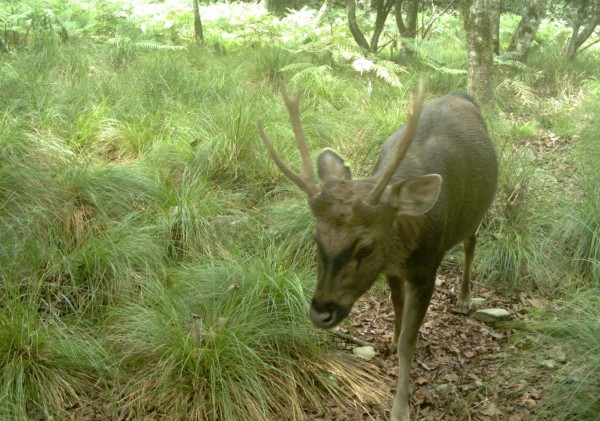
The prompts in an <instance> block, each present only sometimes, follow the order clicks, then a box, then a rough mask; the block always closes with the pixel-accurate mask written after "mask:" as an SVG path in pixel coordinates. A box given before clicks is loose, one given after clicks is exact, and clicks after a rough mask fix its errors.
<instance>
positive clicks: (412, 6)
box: [395, 0, 419, 38]
mask: <svg viewBox="0 0 600 421" xmlns="http://www.w3.org/2000/svg"><path fill="white" fill-rule="evenodd" d="M403 5H404V0H397V1H396V9H395V16H396V26H397V27H398V31H399V32H400V36H403V37H405V38H415V37H416V36H417V17H418V15H419V0H410V2H409V4H408V10H407V12H406V23H404V18H403V16H402V6H403Z"/></svg>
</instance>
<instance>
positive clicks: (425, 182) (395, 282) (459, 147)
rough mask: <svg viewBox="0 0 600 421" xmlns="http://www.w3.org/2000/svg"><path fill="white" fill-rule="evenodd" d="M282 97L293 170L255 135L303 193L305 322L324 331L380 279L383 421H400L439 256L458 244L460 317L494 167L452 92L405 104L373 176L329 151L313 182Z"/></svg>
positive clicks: (294, 117) (291, 106)
mask: <svg viewBox="0 0 600 421" xmlns="http://www.w3.org/2000/svg"><path fill="white" fill-rule="evenodd" d="M282 96H283V100H284V103H285V105H286V108H287V111H288V114H289V119H290V122H291V124H292V128H293V132H294V135H295V137H296V143H297V146H298V149H299V152H300V156H301V160H302V170H301V172H295V171H293V170H292V169H290V167H288V166H287V165H286V164H285V163H284V162H283V161H282V159H281V158H280V157H279V155H278V154H277V152H276V151H275V149H274V147H273V146H272V143H271V141H270V140H269V138H268V136H267V135H266V133H265V131H264V129H263V126H262V125H261V124H259V125H258V130H259V134H260V137H261V139H262V142H263V144H264V146H265V147H266V149H267V151H268V154H269V155H270V157H271V158H272V160H273V161H274V163H275V164H276V166H277V167H278V168H279V170H280V171H281V172H282V173H283V174H284V175H285V176H286V177H287V178H289V179H290V180H291V181H292V182H293V183H295V184H296V185H297V186H298V187H300V189H301V190H303V191H304V192H305V193H306V194H307V195H308V205H309V207H310V209H311V212H312V214H313V216H314V217H315V220H316V221H315V230H314V239H315V243H316V250H317V253H316V254H317V256H316V258H317V283H316V287H315V291H314V294H313V297H312V301H311V303H310V310H309V317H310V320H311V322H312V323H313V324H314V325H315V326H316V327H318V328H322V329H331V328H334V327H335V326H337V325H338V324H339V323H340V322H341V321H342V320H343V319H344V318H346V316H348V314H349V313H350V311H351V309H352V307H353V305H354V303H355V302H356V300H357V299H358V298H360V297H361V296H362V295H363V294H365V293H366V292H367V291H368V290H369V289H370V287H371V286H372V285H373V284H374V283H375V281H376V280H377V279H378V277H379V276H380V275H381V274H383V275H384V276H385V278H386V280H387V283H388V285H389V289H390V295H391V300H392V305H393V309H394V319H395V320H394V339H393V344H392V346H391V349H393V352H395V353H396V354H397V358H398V377H397V390H396V395H395V397H394V400H393V404H392V410H391V420H392V421H408V420H409V419H410V409H409V380H410V366H411V363H412V359H413V356H414V353H415V349H416V341H417V336H418V332H419V329H420V327H421V324H422V322H423V319H424V317H425V314H426V312H427V308H428V307H429V304H430V301H431V297H432V295H433V291H434V287H435V280H436V273H437V270H438V268H439V266H440V264H441V262H442V259H443V257H444V255H445V253H446V252H447V251H448V250H449V249H450V248H452V247H454V246H455V245H456V244H458V243H460V242H462V243H463V247H464V265H463V273H462V281H461V284H460V290H459V293H458V298H457V302H456V310H457V312H459V313H464V314H468V313H469V310H470V300H471V287H470V277H471V265H472V262H473V256H474V253H475V244H476V232H477V230H478V227H479V225H480V224H481V222H482V220H483V218H484V216H485V214H486V212H487V210H488V208H489V207H490V205H491V203H492V201H493V199H494V196H495V193H496V188H497V180H498V163H497V158H496V153H495V149H494V146H493V144H492V142H491V140H490V138H489V136H488V131H487V127H486V123H485V121H484V118H483V115H482V113H481V111H480V108H479V106H478V105H477V103H476V102H475V100H474V99H473V98H472V97H471V96H469V95H468V94H466V93H463V92H451V93H449V94H446V95H444V96H441V97H439V98H437V99H433V100H430V101H428V102H426V103H425V104H423V96H424V87H423V83H422V81H421V82H420V83H419V87H418V90H417V95H416V98H415V97H413V96H412V95H411V96H410V103H409V107H408V113H407V122H406V124H405V125H404V126H403V127H401V128H399V129H398V130H397V131H396V132H395V133H393V134H392V135H391V136H390V137H389V138H388V139H387V140H386V141H385V142H384V144H383V147H382V149H381V152H380V154H379V158H378V160H377V163H376V165H375V167H374V170H373V173H372V174H373V175H372V176H371V177H368V178H366V179H361V180H355V179H353V178H352V171H351V169H350V167H349V166H348V165H347V164H346V162H345V160H344V158H342V157H341V156H340V155H339V154H338V153H337V152H335V151H334V150H333V149H330V148H326V149H324V150H323V151H322V152H320V154H319V155H318V157H317V160H316V164H317V174H318V177H319V180H320V184H317V182H316V181H315V178H314V174H313V168H312V163H311V156H310V151H309V148H308V145H307V142H306V140H305V137H304V133H303V129H302V126H301V122H300V111H299V98H298V97H296V98H295V99H291V98H290V97H289V96H288V95H287V93H286V92H285V89H282Z"/></svg>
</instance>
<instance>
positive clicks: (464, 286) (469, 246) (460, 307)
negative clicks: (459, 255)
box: [456, 235, 475, 314]
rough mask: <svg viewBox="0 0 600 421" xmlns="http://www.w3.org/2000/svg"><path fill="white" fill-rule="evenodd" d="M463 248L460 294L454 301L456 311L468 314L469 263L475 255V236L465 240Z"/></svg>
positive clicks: (469, 302) (469, 306)
mask: <svg viewBox="0 0 600 421" xmlns="http://www.w3.org/2000/svg"><path fill="white" fill-rule="evenodd" d="M463 247H464V250H465V264H464V266H463V274H462V282H461V284H460V292H459V293H458V300H457V301H456V311H457V312H459V313H462V314H469V310H470V309H471V263H473V256H474V255H475V236H474V235H472V236H470V237H467V238H465V240H464V241H463Z"/></svg>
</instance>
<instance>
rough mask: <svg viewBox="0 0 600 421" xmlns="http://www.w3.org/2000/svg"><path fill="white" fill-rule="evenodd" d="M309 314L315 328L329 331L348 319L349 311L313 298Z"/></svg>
mask: <svg viewBox="0 0 600 421" xmlns="http://www.w3.org/2000/svg"><path fill="white" fill-rule="evenodd" d="M309 314H310V321H311V322H312V323H313V324H314V325H315V326H317V327H320V328H322V329H329V328H332V327H334V326H335V325H337V324H338V323H339V322H340V321H341V320H342V319H343V318H344V317H346V315H347V314H348V311H347V310H345V309H344V308H343V307H341V306H339V305H337V304H335V303H332V302H327V301H322V300H319V299H316V298H313V300H312V303H311V306H310V313H309Z"/></svg>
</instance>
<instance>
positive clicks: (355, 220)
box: [259, 82, 442, 328]
mask: <svg viewBox="0 0 600 421" xmlns="http://www.w3.org/2000/svg"><path fill="white" fill-rule="evenodd" d="M282 96H283V99H284V102H285V105H286V107H287V110H288V113H289V116H290V121H291V123H292V127H293V129H294V134H295V137H296V141H297V144H298V148H299V150H300V155H301V157H302V164H303V165H302V172H300V173H297V172H294V171H292V170H291V169H290V168H289V167H288V166H287V165H285V164H284V163H283V161H282V160H281V158H280V157H279V156H278V155H277V153H276V152H275V150H274V148H273V146H272V144H271V142H270V141H269V139H268V137H267V135H266V134H265V132H264V130H263V128H262V126H260V125H259V132H260V136H261V138H262V141H263V143H264V145H265V147H266V148H267V150H268V152H269V154H270V156H271V158H272V159H273V161H274V162H275V164H276V165H277V166H278V167H279V169H280V170H281V171H282V172H283V173H284V174H285V175H286V176H287V177H288V178H289V179H290V180H292V181H293V182H294V183H295V184H296V185H298V186H299V187H300V188H301V189H302V190H303V191H304V192H305V193H306V194H307V195H308V197H309V200H308V203H309V206H310V208H311V210H312V213H313V215H314V216H315V218H316V228H315V242H316V245H317V251H318V281H317V286H316V290H315V293H314V296H313V300H312V303H311V308H310V319H311V321H312V322H313V323H314V324H315V325H316V326H318V327H321V328H332V327H334V326H336V325H337V324H338V323H340V322H341V321H342V320H343V319H344V318H345V317H346V316H347V315H348V313H349V312H350V310H351V308H352V306H353V304H354V302H355V301H356V300H357V299H358V298H359V297H360V296H361V295H363V294H364V293H365V292H366V291H367V290H368V289H369V288H370V287H371V286H372V285H373V283H374V282H375V280H376V279H377V277H378V275H379V274H380V273H381V272H382V271H383V270H384V268H385V267H386V265H387V264H388V262H389V260H390V259H399V258H402V256H401V255H399V249H400V254H401V249H402V247H401V246H400V247H399V245H398V244H397V243H398V241H401V242H410V241H411V239H410V238H407V239H399V238H397V236H394V235H392V233H391V232H392V230H393V227H394V226H395V225H394V224H395V223H397V220H398V219H401V218H406V217H409V218H410V217H418V216H419V215H422V214H424V213H426V212H427V211H429V210H430V209H431V207H432V206H433V205H434V204H435V203H436V201H437V198H438V195H439V192H440V187H441V183H442V177H441V176H440V175H437V174H429V175H423V176H419V177H414V178H410V179H407V180H401V181H398V182H395V183H392V184H389V183H390V180H391V178H392V175H393V174H394V172H395V171H396V169H397V168H398V166H399V165H400V163H401V162H402V159H403V158H404V156H405V155H406V152H407V151H408V148H409V146H410V144H411V142H412V138H413V137H414V134H415V131H416V128H417V123H418V121H419V116H420V112H421V108H422V102H423V83H422V82H420V83H419V89H418V93H417V97H416V99H413V98H411V101H410V107H409V112H408V122H407V124H406V127H405V130H404V132H403V133H402V138H401V140H400V142H399V146H398V148H397V150H396V151H395V153H393V155H392V156H390V157H389V159H387V160H386V161H387V163H386V164H385V165H384V167H383V169H382V170H381V171H379V172H378V174H377V175H376V176H374V177H372V178H369V179H365V180H353V179H352V173H351V170H350V168H349V166H348V165H347V164H346V163H345V161H344V159H343V158H342V157H341V156H340V155H339V154H338V153H336V152H335V151H334V150H332V149H329V148H327V149H324V150H323V151H322V152H321V153H320V154H319V156H318V159H317V173H318V176H319V179H320V182H321V183H320V186H319V185H317V183H316V181H315V178H314V176H313V168H312V164H311V158H310V153H309V149H308V146H307V144H306V140H305V138H304V134H303V131H302V127H301V124H300V112H299V101H298V99H294V100H292V99H290V98H289V97H288V95H287V94H286V93H285V91H282ZM413 219H414V218H413Z"/></svg>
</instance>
